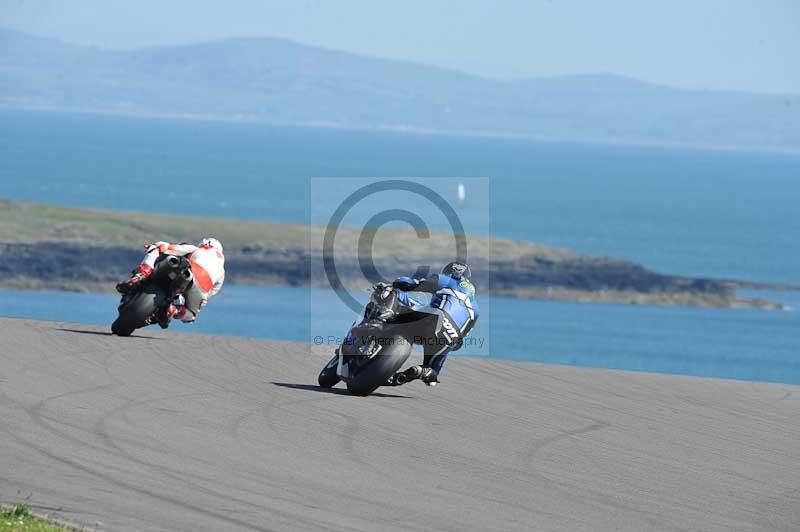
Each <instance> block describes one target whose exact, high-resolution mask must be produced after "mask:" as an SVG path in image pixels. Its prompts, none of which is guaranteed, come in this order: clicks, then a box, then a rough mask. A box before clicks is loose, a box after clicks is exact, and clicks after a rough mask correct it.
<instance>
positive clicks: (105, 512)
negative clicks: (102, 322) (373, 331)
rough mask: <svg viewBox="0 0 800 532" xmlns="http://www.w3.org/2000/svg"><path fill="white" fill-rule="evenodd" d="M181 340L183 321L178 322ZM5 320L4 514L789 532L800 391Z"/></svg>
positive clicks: (0, 332) (303, 525)
mask: <svg viewBox="0 0 800 532" xmlns="http://www.w3.org/2000/svg"><path fill="white" fill-rule="evenodd" d="M175 329H177V330H179V329H180V327H175ZM138 334H139V335H138V337H133V338H117V337H113V336H110V335H108V334H107V333H106V330H104V329H102V328H98V327H94V326H87V325H76V324H66V323H54V322H41V321H25V320H15V319H0V502H2V503H6V504H11V503H17V502H27V503H28V504H29V505H30V506H31V507H32V508H33V509H35V510H37V511H38V512H40V513H47V514H50V515H51V516H54V517H57V518H60V519H63V520H66V521H69V522H74V523H78V524H80V525H84V526H87V527H89V528H91V529H98V530H120V531H128V530H130V531H139V530H186V531H196V530H214V531H217V530H220V531H222V530H262V531H268V530H269V531H271V530H274V531H286V530H297V531H317V530H359V531H365V532H367V531H369V532H375V531H382V530H386V531H395V530H410V531H427V530H430V531H436V532H444V531H452V532H464V531H481V532H483V531H494V530H497V531H512V530H537V531H539V530H541V531H547V530H559V531H568V532H580V531H592V532H597V531H612V530H613V531H635V532H643V531H661V530H663V531H677V530H702V531H725V532H729V531H734V530H735V531H759V532H763V531H772V530H782V531H793V532H796V531H798V530H800V387H796V386H794V387H793V386H784V385H776V384H763V383H750V382H735V381H724V380H712V379H699V378H691V377H675V376H666V375H653V374H644V373H627V372H620V371H605V370H592V369H582V368H574V367H561V366H546V365H538V364H526V363H511V362H508V363H502V362H488V361H483V360H473V359H464V358H462V359H458V358H456V359H452V360H450V361H449V362H448V366H447V367H446V372H445V373H444V375H443V377H444V382H443V384H442V386H439V387H438V388H433V389H429V388H426V387H425V386H424V385H422V384H420V383H419V382H417V383H412V384H409V385H407V386H404V387H401V388H386V389H385V390H384V391H383V394H380V395H377V396H372V397H368V398H360V397H351V396H349V395H346V393H345V392H343V391H341V390H335V391H325V390H320V389H318V388H317V387H316V386H315V384H316V375H317V372H318V370H319V369H320V367H321V366H322V364H323V363H324V362H325V360H326V358H327V354H328V350H327V349H321V348H311V347H310V346H307V345H304V344H298V343H288V342H270V341H257V340H248V339H239V338H228V337H214V336H201V335H186V334H179V333H177V332H175V331H172V330H170V331H168V332H167V333H162V332H161V331H160V330H157V329H153V330H144V331H141V332H139V333H138Z"/></svg>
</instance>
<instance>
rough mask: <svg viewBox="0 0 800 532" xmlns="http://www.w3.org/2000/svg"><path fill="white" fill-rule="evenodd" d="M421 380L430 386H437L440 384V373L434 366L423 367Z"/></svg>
mask: <svg viewBox="0 0 800 532" xmlns="http://www.w3.org/2000/svg"><path fill="white" fill-rule="evenodd" d="M419 378H420V380H421V381H422V382H424V383H425V384H427V385H428V386H436V385H437V384H439V375H438V374H437V373H436V370H435V369H433V368H426V367H423V368H422V373H421V374H420V376H419Z"/></svg>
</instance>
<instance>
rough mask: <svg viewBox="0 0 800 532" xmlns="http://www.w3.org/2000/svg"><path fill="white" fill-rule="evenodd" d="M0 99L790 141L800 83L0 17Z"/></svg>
mask: <svg viewBox="0 0 800 532" xmlns="http://www.w3.org/2000/svg"><path fill="white" fill-rule="evenodd" d="M531 53H532V54H533V53H545V52H540V51H531ZM546 53H557V51H549V52H546ZM0 105H2V106H7V107H8V106H13V107H32V108H53V109H67V110H80V111H99V112H114V113H131V114H155V115H169V116H186V117H198V118H211V119H224V120H243V121H264V122H276V123H291V124H303V125H324V126H333V127H345V128H367V129H390V130H411V131H429V132H448V133H463V134H481V135H499V136H506V135H507V136H518V137H530V138H546V139H559V140H576V141H600V142H618V143H647V144H649V143H653V144H679V145H683V144H685V145H695V146H708V147H726V148H746V149H771V150H787V151H800V95H780V94H751V93H735V92H714V91H698V90H683V89H675V88H670V87H664V86H659V85H654V84H650V83H645V82H641V81H637V80H634V79H630V78H624V77H620V76H614V75H607V74H586V75H575V76H562V77H553V78H542V79H532V80H521V81H499V80H491V79H485V78H481V77H478V76H473V75H469V74H465V73H462V72H457V71H453V70H447V69H443V68H437V67H432V66H426V65H421V64H415V63H410V62H403V61H391V60H384V59H375V58H370V57H364V56H359V55H354V54H350V53H345V52H339V51H333V50H326V49H322V48H315V47H311V46H304V45H301V44H297V43H293V42H290V41H285V40H280V39H272V38H242V39H230V40H224V41H218V42H209V43H203V44H193V45H186V46H173V47H159V48H143V49H137V50H126V51H112V50H101V49H97V48H91V47H83V46H75V45H70V44H64V43H61V42H59V41H55V40H51V39H44V38H39V37H32V36H29V35H26V34H23V33H19V32H15V31H10V30H3V29H0Z"/></svg>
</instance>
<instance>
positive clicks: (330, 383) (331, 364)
mask: <svg viewBox="0 0 800 532" xmlns="http://www.w3.org/2000/svg"><path fill="white" fill-rule="evenodd" d="M338 365H339V355H338V354H336V355H333V358H332V359H330V361H328V363H327V364H325V367H324V368H322V371H320V372H319V377H317V382H318V383H319V385H320V386H322V387H323V388H332V387H334V386H336V385H337V384H338V383H339V381H340V380H342V379H340V378H339V375H337V374H336V368H337V366H338Z"/></svg>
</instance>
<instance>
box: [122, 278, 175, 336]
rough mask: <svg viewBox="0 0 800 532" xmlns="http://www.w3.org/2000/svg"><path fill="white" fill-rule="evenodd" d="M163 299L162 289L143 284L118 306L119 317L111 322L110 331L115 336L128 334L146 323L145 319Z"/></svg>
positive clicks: (164, 297)
mask: <svg viewBox="0 0 800 532" xmlns="http://www.w3.org/2000/svg"><path fill="white" fill-rule="evenodd" d="M165 299H166V296H165V295H164V292H163V291H162V290H160V289H158V288H156V287H154V286H145V287H144V288H142V291H141V292H139V293H138V294H136V295H134V296H131V298H130V299H129V300H128V301H127V302H126V303H125V305H123V306H122V307H120V309H119V317H118V318H117V319H116V320H114V323H112V324H111V332H112V333H114V334H116V335H117V336H130V335H131V333H133V331H135V330H136V329H138V328H140V327H144V326H146V325H147V319H148V318H149V317H150V316H152V315H153V313H154V312H155V311H156V309H157V308H158V305H160V304H161V303H163V302H164V300H165Z"/></svg>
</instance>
